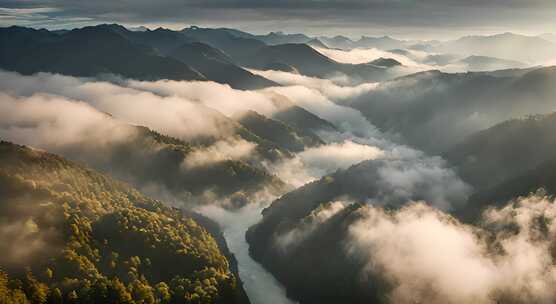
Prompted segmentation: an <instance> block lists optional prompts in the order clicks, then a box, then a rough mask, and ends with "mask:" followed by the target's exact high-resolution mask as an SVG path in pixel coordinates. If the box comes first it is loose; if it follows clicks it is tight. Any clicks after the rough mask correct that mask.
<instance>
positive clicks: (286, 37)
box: [256, 32, 311, 45]
mask: <svg viewBox="0 0 556 304" xmlns="http://www.w3.org/2000/svg"><path fill="white" fill-rule="evenodd" d="M256 37H257V39H259V40H261V41H262V42H264V43H266V44H268V45H277V44H287V43H307V42H309V41H310V40H311V38H310V37H308V36H306V35H304V34H284V33H283V32H271V33H269V34H267V35H258V36H256Z"/></svg>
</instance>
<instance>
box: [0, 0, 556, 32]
mask: <svg viewBox="0 0 556 304" xmlns="http://www.w3.org/2000/svg"><path fill="white" fill-rule="evenodd" d="M0 7H5V8H39V7H42V8H44V7H47V8H55V9H58V11H56V12H50V13H46V14H45V16H47V17H50V18H92V19H94V20H96V21H99V22H112V21H114V22H124V23H125V22H127V23H150V24H171V23H173V24H175V25H176V24H182V25H184V24H201V25H209V26H210V25H218V26H223V25H229V26H239V27H241V28H242V29H246V30H254V31H264V30H272V29H273V28H272V27H274V30H277V29H280V30H289V31H303V30H305V31H309V32H314V33H330V31H326V29H330V28H334V27H338V26H341V27H342V28H343V29H344V30H345V31H346V32H344V34H352V35H353V34H355V33H361V34H362V33H370V34H373V33H374V34H378V33H377V32H378V31H384V30H385V29H386V28H390V27H393V28H397V29H392V31H393V32H398V33H402V34H403V33H408V32H412V31H414V32H415V33H418V32H419V29H422V28H428V29H429V30H430V31H436V32H439V31H442V29H441V28H438V25H440V24H441V25H442V28H452V29H453V28H467V29H476V28H478V27H488V28H508V29H509V30H512V29H514V27H515V28H519V27H520V26H521V27H527V28H530V29H531V30H537V31H541V30H543V29H544V28H545V27H546V25H550V24H552V25H554V20H553V16H554V12H555V10H556V4H555V3H554V1H548V0H536V1H518V0H507V1H503V0H497V1H488V2H485V1H456V0H450V1H439V0H418V1H399V0H393V1H378V0H371V1H363V0H351V1H337V0H325V1H309V0H304V1H292V0H285V1H253V0H236V1H223V0H209V1H198V0H188V1H179V0H164V1H143V0H141V1H129V0H126V1H107V0H101V1H94V2H88V1H67V0H66V1H52V0H34V1H25V2H21V1H14V0H8V1H0ZM238 20H240V21H238ZM276 26H279V28H276ZM354 30H355V31H354ZM335 31H339V29H338V30H335Z"/></svg>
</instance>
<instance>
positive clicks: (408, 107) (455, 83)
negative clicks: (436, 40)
mask: <svg viewBox="0 0 556 304" xmlns="http://www.w3.org/2000/svg"><path fill="white" fill-rule="evenodd" d="M554 83H556V68H555V67H545V68H536V69H526V70H506V71H504V70H503V71H498V72H478V73H455V74H449V73H442V72H439V71H428V72H422V73H417V74H413V75H409V76H405V77H401V78H398V79H395V80H392V81H387V82H384V83H382V84H380V85H379V86H378V88H377V89H375V90H373V91H371V92H369V93H368V94H364V95H362V96H359V97H357V98H354V99H352V100H350V101H348V102H346V105H349V106H352V107H354V108H356V109H357V110H359V111H360V112H361V113H362V114H363V115H364V116H366V117H367V118H368V119H369V121H372V122H373V124H375V125H376V126H377V127H379V128H380V129H381V130H383V131H385V132H389V133H391V134H396V136H398V137H401V140H402V141H403V142H406V143H408V144H410V145H413V146H416V147H419V148H420V149H423V150H425V151H427V152H430V153H433V154H436V153H439V152H443V151H446V150H448V149H450V148H451V147H452V146H453V145H455V144H457V143H459V142H460V141H462V140H463V139H464V138H466V137H467V136H469V135H471V134H473V133H474V132H477V131H480V130H484V129H486V128H489V127H492V126H494V125H496V124H498V123H500V122H503V121H505V120H507V119H511V118H514V117H521V116H524V115H528V114H531V113H545V114H546V113H551V112H553V111H555V110H556V102H555V101H554V98H553V96H555V94H556V88H555V87H554Z"/></svg>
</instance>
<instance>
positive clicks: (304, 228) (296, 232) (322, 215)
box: [274, 201, 350, 252]
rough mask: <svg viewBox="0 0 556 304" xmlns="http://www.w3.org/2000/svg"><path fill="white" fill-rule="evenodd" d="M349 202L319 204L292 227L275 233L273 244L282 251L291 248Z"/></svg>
mask: <svg viewBox="0 0 556 304" xmlns="http://www.w3.org/2000/svg"><path fill="white" fill-rule="evenodd" d="M349 204H350V203H349V202H346V201H333V202H329V203H326V204H323V205H321V206H320V207H319V208H317V209H315V210H313V211H312V212H311V214H309V215H308V216H306V217H305V218H303V219H302V220H301V222H300V223H299V224H297V225H296V226H295V227H294V228H293V229H291V230H289V231H287V232H285V233H282V234H279V235H276V236H275V238H274V244H275V245H276V246H277V247H278V249H279V250H281V251H283V252H287V251H289V250H291V248H292V247H294V246H296V245H298V244H299V243H301V242H303V241H304V240H305V239H306V238H308V237H310V236H311V235H312V234H313V233H314V232H315V231H316V230H317V229H318V228H319V227H320V226H321V225H322V224H324V223H325V222H326V221H328V220H329V219H330V218H332V217H333V216H335V215H336V214H338V213H340V212H341V211H342V210H344V209H345V208H346V207H347V206H348V205H349Z"/></svg>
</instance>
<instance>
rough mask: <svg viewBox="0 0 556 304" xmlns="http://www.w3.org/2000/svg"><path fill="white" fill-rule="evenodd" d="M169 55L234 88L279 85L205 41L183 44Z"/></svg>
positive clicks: (249, 88) (246, 88)
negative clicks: (247, 68) (245, 67)
mask: <svg viewBox="0 0 556 304" xmlns="http://www.w3.org/2000/svg"><path fill="white" fill-rule="evenodd" d="M169 56H170V57H172V58H175V59H177V60H179V61H181V62H183V63H185V64H187V65H189V66H191V67H193V68H194V69H196V70H197V71H199V72H201V73H202V74H203V75H204V76H205V77H206V78H207V79H210V80H212V81H216V82H219V83H224V84H229V85H230V86H231V87H233V88H237V89H243V90H255V89H261V88H265V87H271V86H279V84H277V83H275V82H273V81H270V80H268V79H266V78H264V77H262V76H259V75H255V74H253V73H251V72H249V71H247V70H245V69H243V68H240V67H239V66H237V65H235V64H234V63H233V59H231V58H229V57H228V56H227V55H226V54H224V53H222V52H221V51H220V50H218V49H215V48H213V47H211V46H209V45H207V44H204V43H200V42H194V43H186V44H183V45H182V46H180V47H177V48H176V49H174V50H173V51H172V52H171V53H169Z"/></svg>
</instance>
